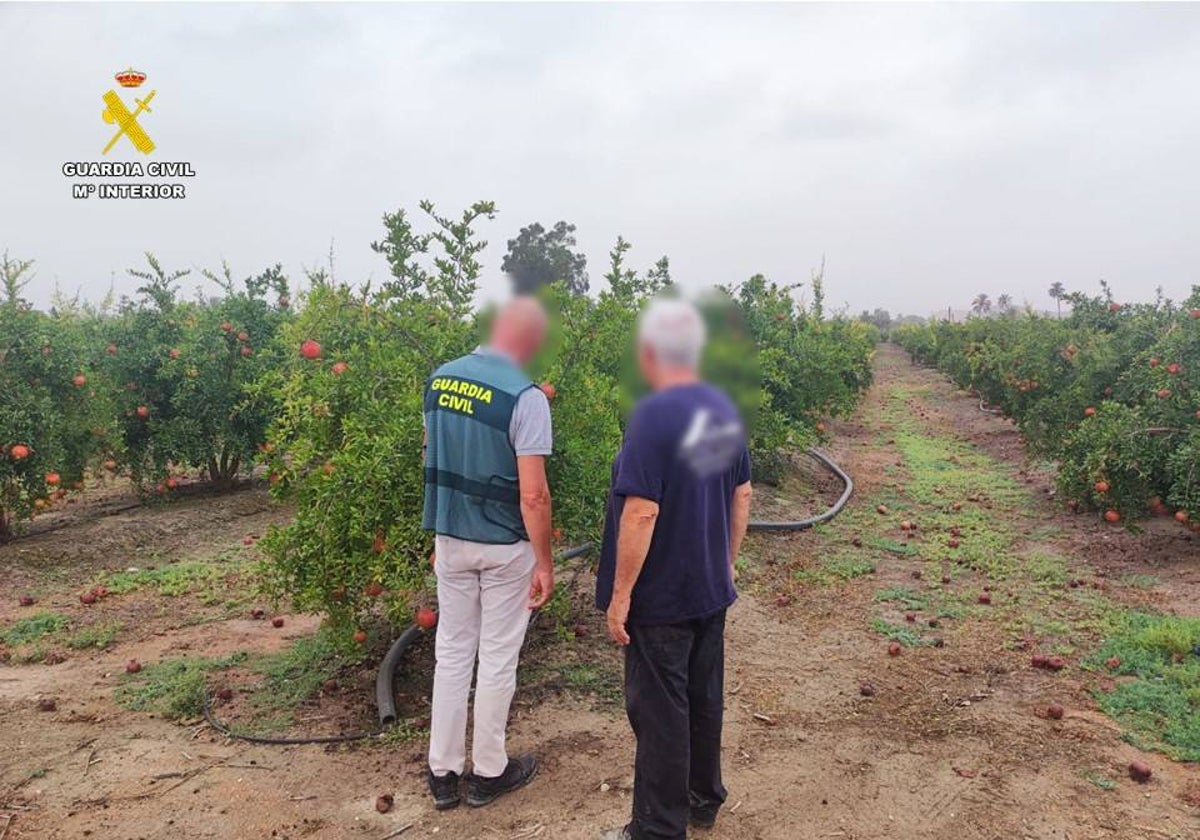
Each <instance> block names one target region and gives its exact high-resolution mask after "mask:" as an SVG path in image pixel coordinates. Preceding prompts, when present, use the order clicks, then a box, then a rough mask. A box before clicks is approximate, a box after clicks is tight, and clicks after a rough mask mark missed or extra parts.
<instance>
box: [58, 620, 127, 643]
mask: <svg viewBox="0 0 1200 840" xmlns="http://www.w3.org/2000/svg"><path fill="white" fill-rule="evenodd" d="M124 628H125V625H124V624H123V623H122V622H120V621H104V622H100V623H97V624H90V625H88V626H87V627H81V628H79V629H78V630H76V631H75V632H74V633H72V634H71V635H70V636H69V637H68V638H67V640H66V644H67V647H69V648H75V649H76V650H83V649H85V648H98V649H101V650H103V649H104V648H107V647H108V646H110V645H111V644H112V643H113V642H115V641H116V640H117V635H118V634H119V633H120V632H121V631H122V630H123V629H124Z"/></svg>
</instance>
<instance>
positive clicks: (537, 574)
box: [529, 563, 554, 610]
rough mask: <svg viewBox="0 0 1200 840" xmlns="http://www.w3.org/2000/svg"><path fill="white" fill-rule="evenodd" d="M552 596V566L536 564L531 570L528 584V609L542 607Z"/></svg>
mask: <svg viewBox="0 0 1200 840" xmlns="http://www.w3.org/2000/svg"><path fill="white" fill-rule="evenodd" d="M553 594H554V566H553V565H545V566H543V565H542V564H541V563H538V564H537V566H536V567H534V570H533V580H532V582H531V583H530V584H529V609H531V610H536V609H538V608H539V607H544V606H545V605H546V602H547V601H549V600H550V596H551V595H553Z"/></svg>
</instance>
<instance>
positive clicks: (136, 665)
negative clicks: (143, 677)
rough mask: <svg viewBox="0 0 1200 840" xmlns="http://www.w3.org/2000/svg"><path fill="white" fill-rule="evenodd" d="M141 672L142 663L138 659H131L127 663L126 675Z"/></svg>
mask: <svg viewBox="0 0 1200 840" xmlns="http://www.w3.org/2000/svg"><path fill="white" fill-rule="evenodd" d="M141 670H142V663H140V662H138V661H137V660H136V659H130V660H129V661H128V662H126V663H125V673H126V674H136V673H137V672H139V671H141Z"/></svg>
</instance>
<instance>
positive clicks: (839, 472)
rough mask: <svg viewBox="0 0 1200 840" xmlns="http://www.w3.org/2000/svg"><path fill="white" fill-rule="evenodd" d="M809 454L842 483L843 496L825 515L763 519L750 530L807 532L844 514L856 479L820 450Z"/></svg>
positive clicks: (752, 523)
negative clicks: (780, 519) (789, 518)
mask: <svg viewBox="0 0 1200 840" xmlns="http://www.w3.org/2000/svg"><path fill="white" fill-rule="evenodd" d="M808 454H809V455H810V456H811V457H812V458H814V459H815V460H816V461H817V462H818V463H820V464H821V465H822V466H823V467H825V468H826V469H827V470H829V471H830V472H831V473H833V474H834V475H835V476H837V477H838V479H839V480H840V481H841V482H842V485H843V489H842V495H841V496H839V497H838V500H837V501H836V502H834V503H833V506H832V507H831V508H829V510H827V511H825V512H824V513H821V514H818V515H817V516H813V517H809V518H808V519H797V520H794V521H791V522H788V521H764V520H761V519H752V520H750V525H749V530H751V531H806V530H808V529H809V528H811V527H813V526H814V525H820V524H821V523H822V522H828V521H829V520H831V519H833V517H835V516H837V515H838V514H839V513H841V512H842V508H844V507H845V506H846V502H848V501H850V497H851V496H852V495H853V494H854V479H852V478H851V477H850V476H849V475H848V474H847V473H846V471H845V470H843V469H842V468H841V467H839V466H838V465H837V464H836V463H834V461H833V459H832V458H830V457H829V456H828V455H826V454H825V453H824V452H822V451H821V450H819V449H810V450H808Z"/></svg>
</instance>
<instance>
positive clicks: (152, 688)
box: [116, 652, 247, 720]
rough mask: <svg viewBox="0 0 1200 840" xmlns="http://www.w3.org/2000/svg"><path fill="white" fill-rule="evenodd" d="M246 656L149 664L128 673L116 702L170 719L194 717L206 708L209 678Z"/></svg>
mask: <svg viewBox="0 0 1200 840" xmlns="http://www.w3.org/2000/svg"><path fill="white" fill-rule="evenodd" d="M246 658H247V654H245V653H240V652H239V653H235V654H231V655H230V656H226V657H222V658H220V659H205V658H203V657H185V658H182V659H169V660H167V661H165V662H160V663H158V664H155V665H147V666H145V667H143V668H142V670H141V672H140V673H137V674H128V675H126V677H125V682H124V683H122V684H121V685H120V686H118V687H117V693H116V701H117V703H119V704H120V705H122V706H124V707H125V708H126V709H131V710H133V711H136V712H156V713H158V714H160V715H162V716H163V717H165V718H167V719H168V720H180V719H183V718H194V717H196V716H198V715H199V714H200V713H201V712H202V711H203V708H204V691H205V685H206V683H207V680H208V675H209V674H210V673H212V672H213V671H220V670H224V669H227V668H232V667H233V666H235V665H238V664H241V663H242V662H245V661H246Z"/></svg>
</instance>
